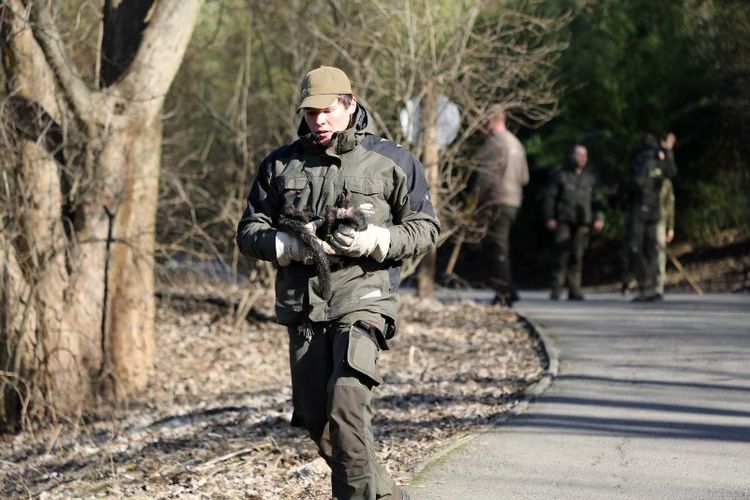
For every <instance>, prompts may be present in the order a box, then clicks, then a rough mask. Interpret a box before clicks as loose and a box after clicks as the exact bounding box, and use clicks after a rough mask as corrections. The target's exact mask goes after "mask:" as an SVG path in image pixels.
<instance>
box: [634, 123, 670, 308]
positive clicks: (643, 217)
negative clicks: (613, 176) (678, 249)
mask: <svg viewBox="0 0 750 500" xmlns="http://www.w3.org/2000/svg"><path fill="white" fill-rule="evenodd" d="M675 142H676V138H675V135H674V134H673V133H671V132H670V133H669V134H667V136H666V137H665V138H664V140H663V141H662V142H661V147H660V145H659V142H658V141H657V140H656V137H654V136H653V135H652V134H645V135H644V136H643V138H642V139H641V146H640V148H639V150H638V153H637V154H636V157H635V161H634V162H633V177H632V179H633V190H632V204H631V208H630V234H629V238H628V253H629V255H630V262H631V263H632V265H633V266H634V271H635V277H636V280H637V281H638V295H637V296H636V297H635V298H634V299H633V300H634V301H635V302H651V301H654V300H659V299H660V298H662V296H661V295H660V294H659V293H657V290H656V286H657V275H658V272H659V271H658V266H659V264H658V254H659V243H658V240H657V226H658V224H659V219H660V217H661V189H662V183H663V182H664V179H672V178H673V177H674V176H675V175H676V174H677V166H676V165H675V162H674V154H673V153H672V147H673V146H674V144H675Z"/></svg>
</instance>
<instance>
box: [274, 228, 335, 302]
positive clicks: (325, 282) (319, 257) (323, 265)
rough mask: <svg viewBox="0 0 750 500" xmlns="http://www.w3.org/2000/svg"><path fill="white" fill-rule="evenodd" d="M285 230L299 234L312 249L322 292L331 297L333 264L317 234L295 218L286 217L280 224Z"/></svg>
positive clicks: (306, 245) (309, 248)
mask: <svg viewBox="0 0 750 500" xmlns="http://www.w3.org/2000/svg"><path fill="white" fill-rule="evenodd" d="M279 226H280V228H281V229H282V230H283V231H286V232H289V233H291V234H293V235H295V236H297V237H298V238H299V239H300V240H302V244H303V245H305V248H307V249H308V250H309V251H310V256H311V257H312V260H313V265H314V266H315V274H317V275H318V282H319V283H320V294H321V295H322V297H323V298H324V299H325V300H328V299H330V298H331V265H330V264H329V262H328V256H327V255H326V253H325V250H323V247H322V246H321V245H320V243H318V241H317V238H316V236H314V235H312V234H310V232H309V231H308V230H307V229H305V227H304V226H305V225H304V223H302V222H300V221H297V220H293V219H284V220H283V221H281V223H280V224H279Z"/></svg>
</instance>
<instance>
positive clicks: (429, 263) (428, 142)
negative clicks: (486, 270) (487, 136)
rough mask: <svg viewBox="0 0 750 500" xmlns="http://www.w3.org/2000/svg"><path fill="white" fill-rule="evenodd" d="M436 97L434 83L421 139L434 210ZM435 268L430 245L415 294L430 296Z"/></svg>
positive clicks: (428, 95) (424, 109) (436, 202)
mask: <svg viewBox="0 0 750 500" xmlns="http://www.w3.org/2000/svg"><path fill="white" fill-rule="evenodd" d="M437 99H438V92H437V88H436V87H435V86H434V85H430V86H429V87H428V89H427V92H426V94H425V97H424V99H423V105H422V120H423V122H422V123H423V125H422V126H423V129H422V130H423V141H422V151H423V153H422V163H424V169H425V176H426V177H427V183H428V185H429V186H430V193H432V203H433V204H434V206H435V210H439V207H438V205H439V203H440V200H439V199H438V198H437V193H438V192H439V191H438V187H439V186H438V183H439V176H438V169H439V159H440V153H439V147H438V141H437V118H438V109H437ZM436 268H437V249H436V248H435V247H432V248H431V249H430V250H429V251H428V252H427V253H426V254H425V256H424V257H422V262H421V263H420V264H419V270H418V271H417V295H418V296H419V297H422V298H432V296H433V295H434V291H435V270H436Z"/></svg>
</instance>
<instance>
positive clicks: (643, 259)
mask: <svg viewBox="0 0 750 500" xmlns="http://www.w3.org/2000/svg"><path fill="white" fill-rule="evenodd" d="M656 225H657V221H656V220H643V219H641V218H639V217H637V216H636V217H632V218H631V226H630V242H629V245H628V246H629V254H630V259H631V262H632V263H633V268H634V270H635V278H636V280H637V281H638V289H639V293H640V295H641V296H644V297H649V296H653V295H655V294H656V280H657V275H658V274H659V262H658V253H659V250H658V246H659V245H658V242H657V239H656Z"/></svg>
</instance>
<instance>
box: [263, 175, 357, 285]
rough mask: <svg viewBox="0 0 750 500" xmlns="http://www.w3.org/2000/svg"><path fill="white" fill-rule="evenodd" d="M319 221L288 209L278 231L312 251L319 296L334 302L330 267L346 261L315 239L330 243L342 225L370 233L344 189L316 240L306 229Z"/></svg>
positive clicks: (280, 221) (287, 207)
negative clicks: (366, 230)
mask: <svg viewBox="0 0 750 500" xmlns="http://www.w3.org/2000/svg"><path fill="white" fill-rule="evenodd" d="M317 219H320V217H318V216H316V215H314V214H313V213H311V212H308V211H306V210H298V209H296V208H294V207H292V206H291V205H285V206H284V208H283V210H282V212H281V215H280V216H279V219H278V221H277V223H276V227H277V228H278V229H279V230H281V231H285V232H287V233H289V234H293V235H294V236H296V237H297V238H299V239H300V241H302V244H303V245H304V246H305V248H307V249H308V250H309V252H310V256H311V257H312V260H313V265H314V266H315V272H316V274H317V275H318V280H319V282H320V293H321V295H322V296H323V298H324V299H325V300H328V299H330V298H331V265H332V264H333V265H343V264H344V263H345V262H346V261H347V257H344V256H339V255H328V254H327V253H325V251H324V250H323V247H322V246H321V245H320V243H318V242H317V241H316V238H315V237H317V238H318V239H320V240H323V241H326V242H329V243H330V241H331V237H332V236H333V233H334V232H335V231H336V229H337V228H338V227H339V226H340V225H341V224H344V225H347V226H349V227H351V228H353V229H355V230H357V231H364V230H365V229H367V218H366V217H365V214H364V213H363V212H362V210H360V209H359V208H357V207H353V206H352V197H351V193H350V192H349V190H348V189H346V188H344V191H343V192H342V193H341V194H340V195H339V196H338V198H337V199H336V204H335V206H330V205H329V206H327V207H326V213H325V217H323V223H322V224H321V225H320V227H318V229H317V231H316V233H315V237H314V236H313V235H312V234H310V232H309V231H308V230H307V229H305V224H308V223H310V222H313V221H314V220H317Z"/></svg>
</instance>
